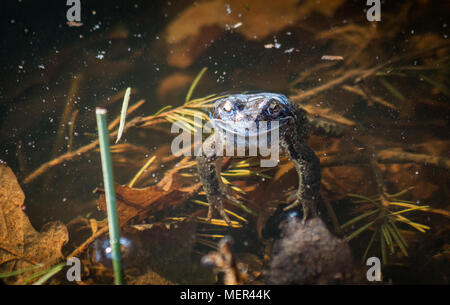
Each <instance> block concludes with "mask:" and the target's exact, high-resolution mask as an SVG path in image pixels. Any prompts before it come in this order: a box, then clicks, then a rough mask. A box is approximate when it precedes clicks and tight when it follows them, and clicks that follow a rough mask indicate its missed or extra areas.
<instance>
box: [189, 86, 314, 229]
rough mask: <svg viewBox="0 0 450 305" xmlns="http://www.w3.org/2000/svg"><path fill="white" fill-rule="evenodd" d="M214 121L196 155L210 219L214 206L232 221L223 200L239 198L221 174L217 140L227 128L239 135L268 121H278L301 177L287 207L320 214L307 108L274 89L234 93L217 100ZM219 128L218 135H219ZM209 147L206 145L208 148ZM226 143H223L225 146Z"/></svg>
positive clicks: (281, 139) (283, 144) (284, 147)
mask: <svg viewBox="0 0 450 305" xmlns="http://www.w3.org/2000/svg"><path fill="white" fill-rule="evenodd" d="M210 116H211V120H212V122H214V121H219V122H221V124H220V125H218V124H215V130H214V132H215V133H216V134H213V135H211V136H210V137H209V138H208V139H206V140H205V144H204V145H203V147H204V149H203V153H202V155H201V156H198V157H197V167H198V171H199V175H200V179H201V181H202V183H203V189H204V190H205V192H206V195H207V198H208V201H209V203H210V206H209V210H208V220H210V219H211V217H212V213H213V210H216V211H218V212H219V214H220V215H221V217H222V218H223V219H224V220H225V221H226V222H227V223H228V224H229V225H230V224H231V222H230V219H229V218H228V216H227V214H226V213H225V211H224V208H223V203H224V202H225V201H226V200H231V201H233V200H234V201H235V200H236V199H235V198H234V197H233V196H232V195H231V194H229V193H228V190H227V187H226V186H225V185H224V184H223V183H222V180H221V177H220V170H221V162H220V159H221V158H220V156H218V154H217V153H216V149H215V147H216V146H217V145H218V144H221V145H223V144H226V143H217V141H222V142H223V141H226V138H225V137H224V136H221V134H222V132H223V131H224V130H227V131H228V132H230V130H232V132H234V133H235V134H236V135H240V136H245V135H248V134H249V131H248V129H247V127H248V126H250V125H251V124H253V126H254V125H255V123H256V125H257V124H258V123H259V122H261V121H266V122H268V123H267V124H268V125H270V122H273V121H278V126H279V128H278V132H279V142H278V145H279V146H280V148H281V150H283V151H285V152H286V153H287V154H289V156H290V158H291V160H292V161H293V162H294V164H295V168H296V170H297V173H298V177H299V186H298V190H297V195H296V200H295V202H294V203H292V204H291V205H289V206H288V207H286V208H285V209H286V210H287V209H291V208H296V207H298V206H300V205H301V206H302V208H303V219H308V218H312V217H315V216H317V202H318V201H319V197H320V195H319V190H320V179H321V174H320V164H319V160H318V158H317V157H316V155H315V154H314V152H313V150H312V149H311V148H310V147H309V146H308V144H307V143H306V140H307V138H308V136H309V131H310V125H309V122H308V119H307V116H306V112H305V111H304V110H303V109H301V108H300V107H299V106H297V104H295V103H293V102H292V101H290V100H289V99H288V98H287V97H286V96H284V95H281V94H274V93H255V94H233V95H228V96H225V97H223V98H220V99H218V100H217V101H215V105H214V108H212V111H211V113H210ZM217 132H219V133H220V134H219V136H217ZM205 147H206V149H205ZM222 147H223V146H222Z"/></svg>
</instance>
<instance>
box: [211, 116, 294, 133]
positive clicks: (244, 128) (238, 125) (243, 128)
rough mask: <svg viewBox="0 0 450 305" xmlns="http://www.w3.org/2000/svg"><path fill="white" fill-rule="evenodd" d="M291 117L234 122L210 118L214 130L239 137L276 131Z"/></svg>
mask: <svg viewBox="0 0 450 305" xmlns="http://www.w3.org/2000/svg"><path fill="white" fill-rule="evenodd" d="M290 118H291V117H284V118H281V119H279V120H276V121H268V122H266V124H262V123H261V122H245V123H244V122H235V121H231V120H230V121H228V120H219V119H212V120H211V123H212V124H213V127H214V129H215V130H217V131H219V132H220V133H224V134H225V133H226V134H228V135H238V136H241V137H255V136H263V135H266V134H268V133H271V132H274V131H277V130H279V129H280V127H282V126H284V125H286V124H287V123H288V122H289V119H290Z"/></svg>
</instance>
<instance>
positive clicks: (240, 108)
mask: <svg viewBox="0 0 450 305" xmlns="http://www.w3.org/2000/svg"><path fill="white" fill-rule="evenodd" d="M236 107H237V109H238V110H243V109H244V107H245V105H244V103H237V104H236Z"/></svg>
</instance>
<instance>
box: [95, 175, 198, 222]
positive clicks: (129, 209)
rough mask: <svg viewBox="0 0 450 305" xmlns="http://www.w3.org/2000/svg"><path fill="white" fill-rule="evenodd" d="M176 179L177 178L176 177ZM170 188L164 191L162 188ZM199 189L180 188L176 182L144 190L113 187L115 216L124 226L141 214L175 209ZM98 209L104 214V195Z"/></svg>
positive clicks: (122, 186)
mask: <svg viewBox="0 0 450 305" xmlns="http://www.w3.org/2000/svg"><path fill="white" fill-rule="evenodd" d="M176 177H178V176H176ZM167 185H170V188H169V189H167V190H164V188H163V187H164V186H167ZM199 188H200V183H197V184H195V185H192V186H188V187H184V188H182V185H181V184H180V183H179V182H178V181H172V183H171V184H164V185H161V184H160V183H159V184H157V185H152V186H149V187H146V188H130V187H128V186H126V185H120V184H117V183H116V185H115V189H116V197H117V214H118V217H119V222H120V225H121V226H123V225H125V224H126V223H127V222H128V221H130V220H131V219H132V218H134V217H135V216H137V215H139V214H141V213H144V212H145V213H150V214H152V213H156V212H158V211H162V210H164V209H166V208H169V207H172V208H173V207H176V206H178V205H180V204H182V203H183V202H185V201H186V200H187V199H188V198H189V197H190V196H192V195H193V194H194V193H195V192H196V191H197V190H198V189H199ZM98 209H99V210H102V211H104V212H105V213H106V201H105V196H104V194H101V195H100V199H99V202H98Z"/></svg>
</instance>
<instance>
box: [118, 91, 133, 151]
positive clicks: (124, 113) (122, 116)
mask: <svg viewBox="0 0 450 305" xmlns="http://www.w3.org/2000/svg"><path fill="white" fill-rule="evenodd" d="M130 93H131V88H130V87H128V88H127V90H126V91H125V95H124V97H123V102H122V110H121V111H120V124H119V132H118V133H117V139H116V144H117V143H118V142H119V140H120V138H121V137H122V133H123V129H124V127H125V120H126V118H127V109H128V102H129V101H130Z"/></svg>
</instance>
